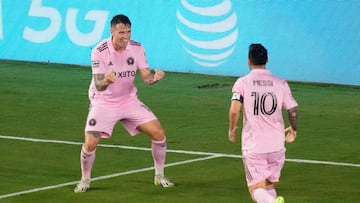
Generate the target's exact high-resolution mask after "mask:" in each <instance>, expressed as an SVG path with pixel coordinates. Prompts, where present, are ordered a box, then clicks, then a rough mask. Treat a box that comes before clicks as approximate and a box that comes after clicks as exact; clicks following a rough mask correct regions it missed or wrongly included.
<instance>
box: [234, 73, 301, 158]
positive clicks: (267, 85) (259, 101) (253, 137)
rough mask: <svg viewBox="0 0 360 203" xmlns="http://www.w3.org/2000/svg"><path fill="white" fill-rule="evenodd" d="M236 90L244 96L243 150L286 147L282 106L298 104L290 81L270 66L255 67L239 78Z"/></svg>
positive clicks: (277, 149)
mask: <svg viewBox="0 0 360 203" xmlns="http://www.w3.org/2000/svg"><path fill="white" fill-rule="evenodd" d="M232 92H233V93H238V94H240V95H241V96H242V97H243V104H242V107H243V128H242V150H243V152H252V153H269V152H275V151H279V150H282V149H284V148H285V146H284V138H285V134H284V120H283V117H282V109H286V110H287V109H290V108H293V107H296V106H297V103H296V101H295V99H294V98H293V97H292V95H291V90H290V88H289V85H288V83H287V82H286V81H285V80H283V79H280V78H278V77H276V76H274V75H272V74H271V73H270V71H268V70H266V69H254V70H252V71H251V72H250V73H249V74H247V75H246V76H244V77H241V78H239V79H238V80H237V81H236V83H235V84H234V86H233V89H232Z"/></svg>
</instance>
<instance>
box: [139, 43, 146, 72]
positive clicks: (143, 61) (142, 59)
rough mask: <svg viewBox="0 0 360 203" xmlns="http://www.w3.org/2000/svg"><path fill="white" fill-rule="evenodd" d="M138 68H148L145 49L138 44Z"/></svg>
mask: <svg viewBox="0 0 360 203" xmlns="http://www.w3.org/2000/svg"><path fill="white" fill-rule="evenodd" d="M137 60H138V64H137V67H138V69H144V68H149V64H148V62H147V59H146V54H145V49H144V47H143V46H139V48H138V53H137Z"/></svg>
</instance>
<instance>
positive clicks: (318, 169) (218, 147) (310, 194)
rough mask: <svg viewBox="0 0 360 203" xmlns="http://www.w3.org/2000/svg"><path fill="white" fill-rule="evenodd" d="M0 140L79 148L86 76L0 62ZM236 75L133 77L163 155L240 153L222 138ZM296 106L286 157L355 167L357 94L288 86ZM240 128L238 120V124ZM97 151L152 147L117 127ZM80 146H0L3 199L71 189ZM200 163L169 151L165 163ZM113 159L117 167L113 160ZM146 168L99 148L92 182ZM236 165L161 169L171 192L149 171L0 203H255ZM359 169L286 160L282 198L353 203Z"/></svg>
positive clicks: (136, 155) (67, 69)
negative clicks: (82, 189) (150, 80)
mask: <svg viewBox="0 0 360 203" xmlns="http://www.w3.org/2000/svg"><path fill="white" fill-rule="evenodd" d="M0 75H1V85H0V94H1V99H0V106H1V117H0V135H5V136H17V137H28V138H39V139H52V140H66V141H74V142H83V128H84V125H85V119H86V115H87V110H88V98H87V89H88V85H89V82H90V78H91V71H90V69H89V68H84V67H79V66H70V65H60V64H40V63H28V62H16V61H1V64H0ZM235 80H236V77H222V76H207V75H196V74H183V73H169V72H168V73H166V76H165V78H164V79H163V80H162V81H161V82H159V83H158V84H156V85H153V86H146V85H143V84H142V83H141V81H140V80H139V78H137V79H136V84H137V87H138V90H139V97H140V98H141V100H142V101H143V102H144V103H145V104H147V105H148V106H149V107H150V108H151V109H152V110H153V111H154V112H155V114H156V115H157V116H158V118H159V119H160V121H161V123H162V125H163V127H164V128H165V130H166V134H167V137H168V149H177V150H190V151H201V152H216V153H226V154H237V155H240V139H238V141H237V143H236V144H231V143H229V142H228V140H227V117H228V116H227V113H228V107H229V98H230V96H231V87H232V85H233V83H234V82H235ZM289 84H290V86H291V88H292V90H293V95H294V97H295V98H296V99H297V101H298V103H299V105H300V108H299V131H298V139H297V140H296V142H295V143H293V144H291V145H287V158H289V159H305V160H321V161H331V162H344V163H354V164H359V163H360V157H359V156H358V155H359V152H360V150H359V149H360V148H359V145H360V139H359V127H358V126H359V123H360V108H359V107H358V101H359V100H360V88H359V87H349V86H339V85H323V84H306V83H295V82H290V83H289ZM240 123H241V122H240ZM101 143H102V144H113V145H128V146H136V147H150V142H149V138H148V137H147V136H145V135H143V134H140V135H138V136H136V137H130V136H129V135H128V134H127V133H126V132H125V130H124V129H123V128H122V127H121V126H120V125H118V126H117V127H116V129H115V131H114V135H113V137H112V138H111V139H108V140H102V142H101ZM79 153H80V145H66V144H54V143H38V142H28V141H20V140H8V139H0V154H1V155H0V174H1V176H0V196H1V195H5V194H10V193H15V192H19V191H24V190H30V189H33V188H41V187H45V186H51V185H57V184H61V183H66V182H72V181H77V180H78V179H79V178H80V166H79ZM199 157H204V156H200V155H191V154H179V153H168V155H167V163H174V162H178V161H184V160H189V159H195V158H199ZM114 158H115V159H114ZM151 166H152V159H151V153H150V152H149V151H138V150H127V149H117V148H104V147H99V149H98V151H97V158H96V162H95V165H94V169H93V177H98V176H103V175H108V174H113V173H119V172H124V171H131V170H136V169H141V168H147V167H151ZM242 167H243V166H242V162H241V159H239V158H228V157H219V158H214V159H209V160H204V161H200V162H194V163H187V164H183V165H177V166H171V167H168V168H166V170H165V171H166V174H167V176H169V177H170V178H171V180H173V181H175V182H176V183H177V186H176V187H175V188H159V187H155V186H153V185H152V178H153V171H152V170H150V171H145V172H139V173H134V174H129V175H124V176H118V177H114V178H110V179H104V180H99V181H94V182H93V183H92V189H91V190H90V191H89V192H87V193H85V194H74V193H73V192H72V189H73V187H74V185H69V186H64V187H60V188H56V189H50V190H44V191H39V192H34V193H29V194H25V195H19V196H14V197H8V198H3V199H0V202H69V203H71V202H251V199H250V197H249V195H248V193H247V188H246V185H245V177H244V171H243V168H242ZM359 175H360V168H359V167H354V166H334V165H326V164H312V163H296V162H286V164H285V168H284V170H283V173H282V177H281V182H280V184H278V187H277V189H278V193H279V194H281V195H283V196H284V197H285V199H286V201H287V202H293V203H296V202H302V203H303V202H316V203H322V202H324V203H325V202H326V203H328V202H357V201H359V199H360V193H359V189H358V188H359V186H360V184H359V183H358V177H359Z"/></svg>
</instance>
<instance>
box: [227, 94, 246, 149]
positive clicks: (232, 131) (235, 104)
mask: <svg viewBox="0 0 360 203" xmlns="http://www.w3.org/2000/svg"><path fill="white" fill-rule="evenodd" d="M242 101H243V98H242V96H241V95H240V94H239V93H233V96H232V98H231V104H230V109H229V131H228V136H229V141H230V142H235V141H236V130H237V128H238V126H237V123H238V120H239V116H240V110H241V106H242Z"/></svg>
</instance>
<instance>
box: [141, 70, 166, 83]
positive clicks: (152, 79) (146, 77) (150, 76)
mask: <svg viewBox="0 0 360 203" xmlns="http://www.w3.org/2000/svg"><path fill="white" fill-rule="evenodd" d="M139 73H140V76H141V79H142V81H143V82H144V83H145V84H147V85H153V84H155V83H157V82H158V81H160V80H161V79H162V78H163V77H164V76H165V72H164V71H162V70H160V69H155V71H154V73H152V72H151V70H150V69H149V68H143V69H139Z"/></svg>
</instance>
